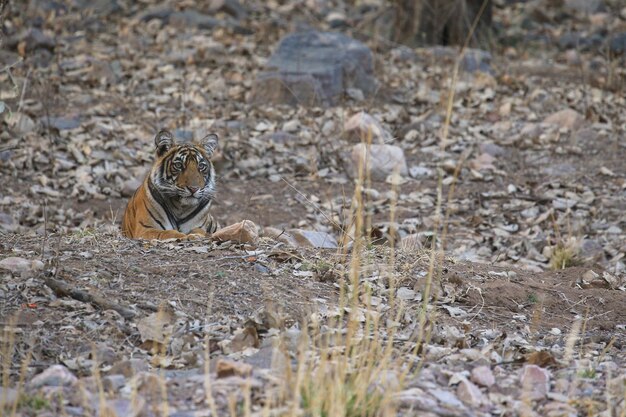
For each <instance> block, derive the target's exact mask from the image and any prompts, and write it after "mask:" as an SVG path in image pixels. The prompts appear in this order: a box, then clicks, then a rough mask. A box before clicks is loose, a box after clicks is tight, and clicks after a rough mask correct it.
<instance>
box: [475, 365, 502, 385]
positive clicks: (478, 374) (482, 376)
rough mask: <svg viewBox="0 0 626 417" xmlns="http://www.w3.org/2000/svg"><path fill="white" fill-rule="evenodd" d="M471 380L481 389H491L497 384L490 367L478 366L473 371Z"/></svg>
mask: <svg viewBox="0 0 626 417" xmlns="http://www.w3.org/2000/svg"><path fill="white" fill-rule="evenodd" d="M470 379H471V380H472V382H475V383H476V384H478V385H480V386H481V387H490V386H492V385H493V384H495V382H496V379H495V377H494V376H493V372H491V368H490V367H488V366H477V367H476V368H474V369H472V375H471V377H470Z"/></svg>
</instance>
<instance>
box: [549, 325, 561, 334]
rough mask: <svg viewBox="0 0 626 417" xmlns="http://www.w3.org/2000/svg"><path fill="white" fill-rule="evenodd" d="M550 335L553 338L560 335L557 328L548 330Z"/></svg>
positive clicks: (559, 330)
mask: <svg viewBox="0 0 626 417" xmlns="http://www.w3.org/2000/svg"><path fill="white" fill-rule="evenodd" d="M550 334H551V335H553V336H560V335H561V329H559V328H557V327H553V328H551V329H550Z"/></svg>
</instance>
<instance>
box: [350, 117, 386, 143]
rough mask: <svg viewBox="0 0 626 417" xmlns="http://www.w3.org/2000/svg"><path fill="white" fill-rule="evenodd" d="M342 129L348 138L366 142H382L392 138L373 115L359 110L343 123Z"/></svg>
mask: <svg viewBox="0 0 626 417" xmlns="http://www.w3.org/2000/svg"><path fill="white" fill-rule="evenodd" d="M343 129H344V130H345V132H346V135H347V136H348V138H349V139H351V140H354V141H358V142H363V143H368V142H369V141H370V140H371V143H379V144H383V143H385V142H386V141H389V140H392V139H393V136H392V135H391V133H389V132H388V131H387V130H386V129H385V128H384V127H383V126H382V125H381V124H380V123H379V122H378V120H376V119H375V118H374V117H372V116H370V115H369V114H367V113H365V112H360V113H357V114H355V115H353V116H352V117H350V118H349V119H348V120H346V122H345V123H344V126H343Z"/></svg>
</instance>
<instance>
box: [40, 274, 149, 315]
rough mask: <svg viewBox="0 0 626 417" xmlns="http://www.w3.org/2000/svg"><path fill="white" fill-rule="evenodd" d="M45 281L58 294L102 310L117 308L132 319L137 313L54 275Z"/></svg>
mask: <svg viewBox="0 0 626 417" xmlns="http://www.w3.org/2000/svg"><path fill="white" fill-rule="evenodd" d="M44 282H45V283H46V285H47V286H48V287H50V289H52V290H53V291H54V292H55V293H56V295H57V296H60V297H64V296H67V297H71V298H73V299H75V300H78V301H82V302H83V303H90V304H93V305H94V306H95V307H97V308H100V309H102V310H115V311H117V312H118V313H119V314H120V315H121V316H122V317H124V318H125V319H132V318H133V317H135V316H136V315H137V313H135V312H134V311H133V310H131V309H130V308H129V307H126V306H123V305H120V304H118V303H116V302H114V301H111V300H109V299H107V298H105V297H104V296H102V295H100V294H98V293H95V292H94V291H84V290H79V289H77V288H74V287H72V286H71V285H70V284H68V283H67V282H65V281H61V280H58V279H55V278H52V277H45V278H44Z"/></svg>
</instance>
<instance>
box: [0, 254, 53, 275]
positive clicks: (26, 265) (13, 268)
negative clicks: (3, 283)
mask: <svg viewBox="0 0 626 417" xmlns="http://www.w3.org/2000/svg"><path fill="white" fill-rule="evenodd" d="M43 268H44V264H43V262H41V261H40V260H38V259H33V260H30V259H25V258H18V257H15V256H11V257H9V258H4V259H3V260H1V261H0V270H2V269H3V270H5V271H9V272H11V273H12V274H14V275H21V274H24V273H32V272H35V271H41V270H42V269H43Z"/></svg>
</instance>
